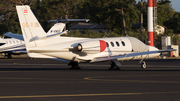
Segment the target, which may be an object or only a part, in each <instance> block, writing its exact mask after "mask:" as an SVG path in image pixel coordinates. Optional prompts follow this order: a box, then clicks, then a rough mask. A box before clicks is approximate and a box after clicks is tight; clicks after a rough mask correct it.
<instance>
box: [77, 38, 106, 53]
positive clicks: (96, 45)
mask: <svg viewBox="0 0 180 101" xmlns="http://www.w3.org/2000/svg"><path fill="white" fill-rule="evenodd" d="M106 47H107V45H106V42H105V41H103V40H96V41H89V42H83V43H80V44H78V45H77V46H76V49H77V50H78V51H81V52H85V53H100V52H103V51H104V50H105V49H106Z"/></svg>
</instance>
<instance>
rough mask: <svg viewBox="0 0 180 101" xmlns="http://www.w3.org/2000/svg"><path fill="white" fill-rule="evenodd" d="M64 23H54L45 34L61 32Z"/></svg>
mask: <svg viewBox="0 0 180 101" xmlns="http://www.w3.org/2000/svg"><path fill="white" fill-rule="evenodd" d="M65 25H66V24H65V23H55V24H54V25H53V26H52V28H51V29H50V30H49V31H48V32H47V35H53V34H56V33H61V32H62V31H63V29H64V27H65Z"/></svg>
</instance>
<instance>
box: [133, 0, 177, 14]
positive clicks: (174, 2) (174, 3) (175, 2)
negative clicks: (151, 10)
mask: <svg viewBox="0 0 180 101" xmlns="http://www.w3.org/2000/svg"><path fill="white" fill-rule="evenodd" d="M136 1H141V0H136ZM145 1H147V0H145ZM169 1H171V4H172V7H173V8H174V10H175V11H177V12H180V0H169Z"/></svg>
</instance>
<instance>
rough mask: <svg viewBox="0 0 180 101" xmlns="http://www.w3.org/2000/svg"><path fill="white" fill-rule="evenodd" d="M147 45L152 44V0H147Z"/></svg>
mask: <svg viewBox="0 0 180 101" xmlns="http://www.w3.org/2000/svg"><path fill="white" fill-rule="evenodd" d="M147 17H148V18H147V19H148V20H147V21H148V22H147V23H148V28H147V31H148V45H150V46H154V39H153V0H148V16H147Z"/></svg>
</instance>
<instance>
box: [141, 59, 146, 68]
mask: <svg viewBox="0 0 180 101" xmlns="http://www.w3.org/2000/svg"><path fill="white" fill-rule="evenodd" d="M141 68H142V69H145V68H146V62H145V61H142V62H141Z"/></svg>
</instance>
